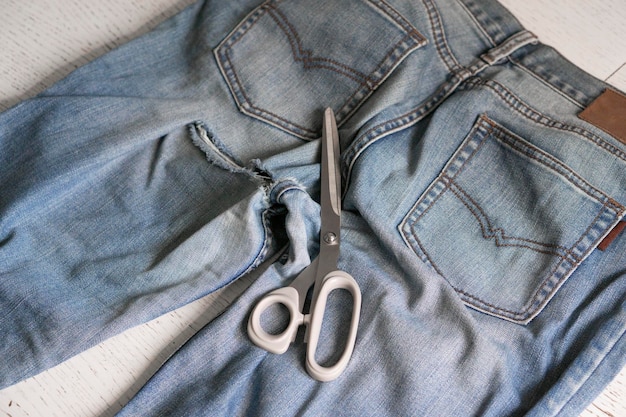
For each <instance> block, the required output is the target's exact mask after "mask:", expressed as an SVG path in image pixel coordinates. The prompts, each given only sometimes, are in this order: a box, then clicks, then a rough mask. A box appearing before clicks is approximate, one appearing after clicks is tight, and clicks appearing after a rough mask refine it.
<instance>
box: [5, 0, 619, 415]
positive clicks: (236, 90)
mask: <svg viewBox="0 0 626 417" xmlns="http://www.w3.org/2000/svg"><path fill="white" fill-rule="evenodd" d="M605 88H607V86H606V85H604V84H603V83H602V82H601V81H599V80H596V79H594V78H593V77H591V76H589V75H587V74H585V73H584V72H583V71H581V70H580V69H578V68H576V67H575V66H573V65H572V64H571V63H569V62H567V61H566V60H564V59H563V58H562V57H560V56H559V55H558V54H557V53H556V52H555V51H554V50H552V49H551V48H549V47H547V46H544V45H542V44H540V43H539V42H538V41H537V39H536V38H535V37H534V36H533V35H532V34H531V33H529V32H527V31H525V30H524V29H523V28H522V27H521V26H520V24H519V23H518V22H517V21H516V20H515V19H514V18H513V17H512V16H511V15H510V14H509V13H508V12H507V11H506V10H505V9H504V8H502V6H500V5H499V4H498V3H497V2H495V1H493V0H480V1H472V0H386V1H384V0H370V1H354V0H353V1H347V0H340V1H336V0H335V1H331V0H326V1H320V2H307V1H303V0H291V1H288V0H285V1H266V2H264V3H262V4H260V5H259V4H258V1H251V0H250V1H244V0H239V1H230V2H227V3H226V2H220V1H211V0H206V1H204V2H199V3H197V4H196V5H194V6H192V7H190V8H188V9H187V10H185V11H184V12H183V13H181V14H179V15H178V16H176V17H174V18H172V19H170V20H169V21H167V22H166V23H164V24H163V25H161V26H160V27H158V28H157V29H156V30H154V31H152V32H150V33H149V34H147V35H144V36H142V37H140V38H138V39H135V40H133V41H132V42H130V43H129V44H127V45H125V46H123V47H121V48H119V49H117V50H114V51H112V52H110V53H108V54H107V55H105V56H103V57H102V58H100V59H98V60H96V61H95V62H93V63H91V64H88V65H86V66H84V67H82V68H80V69H78V70H77V71H75V72H74V73H72V74H71V75H70V76H69V77H67V78H66V79H65V80H63V81H61V82H60V83H58V84H56V85H55V86H53V87H52V88H51V89H49V90H47V91H46V92H44V93H43V94H41V95H39V96H38V97H36V98H34V99H31V100H28V101H26V102H24V103H22V104H20V105H18V106H16V107H14V108H13V109H10V110H9V111H7V112H5V113H3V114H2V115H0V132H1V133H0V158H1V159H0V178H1V181H2V182H1V183H2V184H3V187H2V190H3V191H2V194H1V195H0V207H1V210H2V212H1V213H2V217H0V245H1V246H0V297H1V298H0V300H1V303H2V308H3V315H2V317H1V318H0V330H1V332H0V334H1V336H0V338H1V340H2V343H0V349H1V351H0V352H1V355H2V357H3V358H6V360H5V361H4V365H2V369H1V371H0V375H1V377H2V386H6V385H8V384H11V383H14V382H16V381H18V380H20V379H22V378H25V377H27V376H29V375H32V374H34V373H36V372H39V371H41V370H43V369H45V368H47V367H49V366H52V365H54V364H56V363H58V362H60V361H61V360H63V359H65V358H67V357H69V356H71V355H74V354H76V353H78V352H80V351H82V350H84V349H86V348H87V347H90V346H92V345H94V344H95V343H97V342H99V341H101V340H103V339H105V338H106V337H109V336H111V335H113V334H115V333H118V332H120V331H122V330H124V329H126V328H128V327H129V326H132V325H134V324H138V323H141V322H144V321H146V320H149V319H151V318H154V317H157V316H158V315H160V314H162V313H164V312H166V311H169V310H171V309H173V308H175V307H178V306H181V305H184V304H185V303H188V302H190V301H192V300H194V299H197V298H198V297H200V296H202V295H205V294H208V293H211V292H213V291H215V290H217V289H219V288H221V287H224V286H225V285H227V284H228V283H229V282H232V281H233V280H235V279H237V278H238V277H240V276H242V275H244V274H245V273H246V272H247V271H250V270H252V269H254V268H255V267H256V266H257V265H259V264H260V263H261V262H262V261H263V260H264V259H266V258H267V257H269V256H270V255H271V254H273V253H275V252H276V251H277V250H278V248H279V247H280V246H282V243H283V241H285V240H288V242H289V245H290V246H289V257H288V259H286V260H285V261H284V262H280V263H275V264H274V265H273V266H272V267H270V268H269V269H268V271H267V272H265V273H264V274H263V275H262V276H261V277H260V278H258V279H257V280H256V282H255V283H254V284H253V285H252V286H251V287H250V288H249V289H248V290H247V291H246V292H245V293H244V294H243V295H242V296H241V297H240V298H239V299H238V300H237V301H236V302H234V303H233V304H232V306H230V308H229V309H228V310H227V311H226V312H225V313H224V314H223V315H222V316H221V317H219V318H218V319H216V320H214V321H213V322H212V323H210V324H209V325H208V326H207V327H205V328H204V329H203V330H201V331H200V332H199V333H198V334H197V335H196V336H195V337H194V338H193V339H192V340H191V341H190V342H189V343H188V344H187V345H185V346H184V347H183V348H182V349H181V351H179V352H178V353H177V354H176V355H175V356H174V357H173V358H172V359H170V360H169V362H168V363H167V364H166V365H165V366H164V367H163V368H162V369H161V370H160V371H159V372H158V373H157V374H156V375H155V377H154V378H153V379H152V380H151V381H150V382H149V383H148V384H147V385H146V386H145V387H144V389H143V390H142V391H141V392H140V393H139V394H138V395H137V396H136V397H135V398H134V399H133V400H132V401H131V402H130V404H128V405H127V406H126V407H125V408H124V409H123V410H122V412H121V413H120V414H121V415H129V416H131V415H132V416H135V415H185V416H187V415H207V416H208V415H210V416H215V415H228V416H230V415H271V416H276V415H286V416H289V415H358V416H365V415H372V416H380V415H393V416H397V415H442V416H443V415H450V416H458V415H463V416H465V415H490V416H503V415H523V414H527V415H538V416H545V415H577V413H579V412H580V411H581V410H582V409H583V408H584V406H585V405H586V404H587V403H588V402H590V401H592V400H593V398H595V396H596V395H598V394H599V392H600V391H601V390H602V388H603V387H604V386H605V385H606V384H607V383H608V382H609V381H610V380H611V379H612V377H613V376H614V375H616V374H617V372H619V370H620V369H621V368H622V367H623V366H624V365H626V340H624V332H625V329H626V305H625V303H626V301H625V300H626V279H625V278H626V275H625V274H626V236H620V237H618V238H617V239H616V240H615V241H614V242H613V243H612V244H611V245H610V246H609V247H608V249H607V250H605V251H599V250H597V249H596V246H597V245H598V244H599V243H600V242H601V241H602V239H603V238H604V236H606V235H607V234H608V233H609V232H610V231H611V230H612V228H613V227H614V226H615V225H616V224H617V223H618V222H619V221H620V219H622V218H623V217H624V214H625V212H626V209H625V207H624V206H626V186H625V185H624V184H626V146H625V145H624V144H622V143H621V142H619V141H618V140H616V139H615V138H613V137H611V136H609V135H607V134H606V133H604V132H603V131H602V130H600V129H598V128H596V127H594V126H592V125H590V124H588V123H586V122H584V121H582V120H580V119H579V118H577V114H578V113H579V112H580V111H582V109H584V108H585V107H586V106H587V105H588V104H589V103H591V101H592V100H593V99H595V98H596V97H597V96H598V95H599V94H601V93H602V91H603V90H604V89H605ZM328 106H330V107H332V108H333V109H334V110H335V112H336V114H337V121H338V124H339V128H340V136H341V148H342V170H343V180H344V198H343V207H344V213H343V230H342V233H343V235H342V247H341V257H340V261H339V267H340V268H341V269H342V270H345V271H346V272H348V273H350V274H351V275H352V276H354V277H355V279H356V280H357V281H358V283H359V286H360V287H361V290H362V293H363V304H362V312H361V321H360V325H359V333H358V336H357V342H356V347H355V350H354V354H353V357H352V359H351V362H350V364H349V365H348V368H347V369H346V371H345V372H344V374H342V376H341V377H340V378H339V379H337V380H336V381H333V382H330V383H319V382H316V381H314V380H313V379H311V378H310V377H309V376H308V374H307V373H306V371H305V368H304V346H303V345H302V342H301V341H298V342H297V343H296V344H295V345H293V346H292V347H291V348H290V349H289V350H288V351H287V352H286V353H285V354H283V355H273V354H269V353H267V352H265V351H263V350H261V349H259V348H257V347H256V346H254V345H253V344H252V343H251V342H250V340H249V339H248V337H247V334H246V323H247V319H248V315H249V313H250V310H251V308H252V306H253V304H254V303H255V302H256V301H257V300H258V299H259V297H261V296H262V295H263V294H265V293H266V292H267V291H269V290H272V289H274V288H277V287H279V286H282V285H287V284H288V283H289V282H290V280H291V279H293V277H294V276H295V275H296V274H297V273H298V272H299V271H300V270H301V269H302V268H304V267H305V266H306V265H307V264H308V263H309V262H310V261H311V259H312V258H313V257H314V256H315V255H316V253H317V251H318V243H317V237H318V235H319V205H318V194H319V171H320V168H319V141H318V140H316V138H317V137H318V136H319V135H320V128H321V121H322V113H323V110H324V108H325V107H328ZM328 308H329V312H328V315H329V320H328V322H327V323H326V327H325V328H324V329H323V330H322V336H323V337H324V343H323V344H322V346H321V347H320V349H319V355H320V360H321V361H332V359H333V354H334V352H337V351H338V350H341V349H337V347H338V345H340V344H341V338H340V337H337V336H336V334H337V333H341V331H342V330H344V329H345V324H346V323H345V321H346V320H345V318H346V317H347V314H349V309H350V303H349V302H346V300H345V299H344V298H342V294H341V292H339V293H338V294H333V296H332V297H331V300H330V304H329V306H328ZM281 319H283V318H282V317H279V316H278V315H276V316H275V317H274V316H272V317H269V318H267V321H268V325H269V326H270V327H271V326H278V325H279V323H280V322H281Z"/></svg>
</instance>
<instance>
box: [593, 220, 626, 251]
mask: <svg viewBox="0 0 626 417" xmlns="http://www.w3.org/2000/svg"><path fill="white" fill-rule="evenodd" d="M624 228H626V221H621V222H619V223H617V224H616V225H615V227H613V230H611V231H610V232H609V234H608V235H606V237H605V238H604V239H602V242H600V244H599V245H598V249H600V250H601V251H604V250H606V248H608V247H609V245H610V244H611V243H613V241H614V240H615V239H616V238H617V236H619V234H620V233H622V231H623V230H624Z"/></svg>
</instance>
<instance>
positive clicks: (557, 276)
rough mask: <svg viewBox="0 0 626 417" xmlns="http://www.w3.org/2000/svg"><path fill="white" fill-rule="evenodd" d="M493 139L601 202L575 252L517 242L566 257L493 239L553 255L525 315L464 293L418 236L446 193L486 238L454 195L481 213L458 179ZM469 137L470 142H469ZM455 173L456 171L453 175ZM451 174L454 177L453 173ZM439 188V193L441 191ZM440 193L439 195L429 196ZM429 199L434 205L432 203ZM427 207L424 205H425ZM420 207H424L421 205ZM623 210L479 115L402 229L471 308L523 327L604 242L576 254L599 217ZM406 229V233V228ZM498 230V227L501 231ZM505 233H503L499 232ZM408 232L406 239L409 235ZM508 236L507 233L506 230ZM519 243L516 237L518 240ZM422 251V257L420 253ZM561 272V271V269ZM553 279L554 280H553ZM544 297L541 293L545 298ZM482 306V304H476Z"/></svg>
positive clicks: (411, 244)
mask: <svg viewBox="0 0 626 417" xmlns="http://www.w3.org/2000/svg"><path fill="white" fill-rule="evenodd" d="M489 137H492V138H493V139H494V140H496V141H499V142H500V143H501V144H502V145H504V146H507V147H508V148H509V149H511V150H512V151H514V152H515V153H517V154H519V155H520V157H526V158H529V159H533V160H535V161H537V162H538V163H539V164H540V165H541V166H543V167H544V169H548V170H549V171H551V172H552V174H553V175H557V176H559V177H561V178H563V179H564V180H565V181H566V182H568V183H569V184H570V185H571V186H573V187H575V188H576V189H577V190H579V191H582V192H583V193H584V194H585V195H587V196H588V197H589V198H591V199H592V200H594V201H595V202H597V203H601V207H599V210H598V212H597V215H596V216H595V218H594V219H593V220H592V221H591V222H590V224H589V226H588V227H587V228H586V229H585V231H584V232H583V233H582V234H581V235H580V237H579V238H578V240H577V241H576V242H575V243H574V244H573V245H572V247H571V248H565V247H563V246H560V245H548V244H544V243H541V242H536V241H533V240H530V239H524V238H519V239H520V240H523V241H527V242H531V243H536V244H539V245H541V246H544V247H554V248H555V249H561V250H562V251H563V253H562V254H560V253H554V252H550V253H547V252H542V251H538V250H536V249H534V248H529V247H527V246H524V245H500V244H498V240H497V238H496V239H495V242H496V246H519V247H525V248H528V249H531V250H534V251H537V252H540V253H547V254H548V255H553V256H555V257H556V258H555V262H556V265H555V266H554V268H553V269H552V270H551V271H550V272H549V273H548V274H546V278H545V279H544V280H543V281H541V282H540V283H539V284H538V286H537V289H536V290H535V292H534V293H533V294H532V296H531V297H529V298H528V299H527V301H526V302H525V305H526V307H525V308H523V309H522V310H521V311H513V310H510V309H506V308H503V307H498V306H496V305H494V304H492V303H488V302H486V301H483V300H482V299H481V298H479V297H477V296H474V295H472V294H471V293H469V292H467V291H464V290H461V289H459V288H457V287H456V286H455V285H453V284H452V283H451V282H450V281H449V280H448V279H447V278H446V276H445V275H444V274H443V273H442V271H441V269H440V268H439V267H438V266H437V265H436V263H435V262H434V260H433V259H432V257H431V256H430V255H429V253H428V251H427V250H426V248H425V247H424V245H423V243H422V242H421V241H420V239H419V238H418V237H417V234H418V233H417V231H416V226H417V223H418V222H419V221H420V219H421V218H422V217H423V216H424V215H425V214H426V213H428V212H429V211H430V209H431V208H432V207H433V206H434V204H435V203H436V202H437V201H438V200H439V199H440V197H441V196H443V195H444V194H445V193H446V191H448V190H449V191H451V192H452V193H453V194H454V195H455V197H456V198H457V199H458V200H459V201H460V202H461V203H462V204H463V205H464V206H465V207H466V209H467V210H469V211H470V213H471V214H472V215H473V216H474V217H475V218H476V220H477V221H478V222H479V224H480V227H481V233H482V235H483V238H485V239H486V237H485V234H484V230H483V229H482V228H483V223H482V222H481V221H480V219H479V218H478V216H477V214H476V213H474V211H473V210H472V209H471V208H470V207H469V206H468V204H467V203H466V202H465V201H464V200H463V198H462V197H461V196H459V195H458V194H457V192H455V190H454V189H453V188H454V187H456V188H458V189H459V191H460V192H461V193H463V194H464V195H466V196H467V197H468V198H469V199H470V201H471V202H472V204H474V205H475V206H476V207H477V208H478V210H482V209H481V208H480V206H479V205H478V204H477V203H476V202H475V201H474V200H473V199H472V198H471V197H469V195H467V193H466V192H465V190H463V188H462V187H460V186H459V185H458V184H456V182H455V181H454V178H456V177H457V176H458V175H459V174H460V173H461V172H462V171H463V170H464V169H465V166H466V165H467V163H468V162H469V161H470V160H471V159H472V158H473V157H474V155H475V154H476V153H477V152H478V151H479V150H480V149H481V147H482V146H483V144H484V143H486V141H487V139H488V138H489ZM468 138H469V139H468ZM472 142H478V143H477V144H476V145H475V147H474V148H473V149H472V151H471V153H470V154H469V155H467V156H465V157H464V160H462V163H461V164H460V165H459V164H458V163H459V162H461V161H459V159H462V158H463V157H462V156H461V155H460V153H461V152H462V150H463V149H464V148H467V147H468V146H472ZM451 170H452V171H453V172H452V173H451V172H450V171H451ZM450 174H452V175H450ZM438 188H439V189H438ZM433 193H436V195H434V196H433V195H431V194H433ZM428 200H431V201H428ZM425 203H426V205H425V206H424V204H425ZM420 206H422V207H420ZM623 211H624V207H622V206H621V205H620V204H619V203H618V202H616V201H615V200H613V199H612V198H610V197H608V196H606V195H605V194H603V193H602V192H601V191H600V190H597V189H596V188H594V187H593V186H592V185H591V184H589V183H588V182H587V181H586V180H585V179H584V178H582V177H581V176H580V175H579V174H577V173H576V172H574V171H572V170H571V169H570V168H568V167H567V166H565V165H564V164H563V163H562V162H560V161H558V160H557V159H556V158H554V157H553V156H552V155H550V154H548V153H546V152H545V151H543V150H541V149H539V148H536V147H534V146H533V145H532V144H530V143H526V141H525V140H524V139H522V138H520V137H518V136H517V135H515V134H514V133H513V132H509V131H508V130H506V129H505V128H503V127H501V126H499V125H497V124H496V123H495V122H494V121H493V120H491V119H489V118H488V117H487V116H486V115H481V116H480V117H479V119H478V121H477V123H476V124H475V125H474V127H473V128H472V130H471V131H470V133H469V134H468V135H467V136H466V139H465V140H464V141H463V142H462V144H461V145H460V146H459V148H458V149H457V151H455V156H453V157H452V158H451V159H450V161H449V162H448V163H447V164H446V166H445V167H444V168H443V170H442V173H441V174H440V175H439V176H438V178H437V179H435V180H434V181H433V183H432V184H431V185H430V186H429V187H428V189H427V190H426V191H424V193H423V194H422V196H421V197H420V198H419V199H418V201H417V202H416V203H415V204H414V205H413V207H412V209H411V210H410V211H409V214H408V215H407V216H406V217H405V219H404V220H403V222H402V223H401V224H400V226H399V228H400V229H401V232H402V235H403V237H404V239H405V242H406V243H407V244H408V245H409V247H411V248H412V249H413V251H414V252H415V253H416V254H417V255H418V257H419V258H420V259H422V260H423V261H425V262H426V263H428V264H429V265H431V266H432V268H433V269H435V271H436V272H437V273H438V274H439V275H441V276H442V277H443V278H444V279H446V281H448V282H449V283H450V285H451V287H452V288H454V290H455V291H456V292H457V293H458V294H459V295H460V296H461V298H462V299H463V300H464V301H465V302H466V303H468V304H470V306H473V307H475V308H477V309H479V310H482V311H486V312H489V313H492V314H496V315H499V316H501V317H503V318H508V319H511V320H513V321H518V322H522V323H527V322H528V321H530V320H531V319H532V318H534V317H535V316H536V315H537V314H539V312H540V311H541V307H542V305H545V304H546V303H547V302H548V301H549V300H550V299H551V298H552V294H553V293H554V292H555V291H556V290H557V289H558V288H559V287H560V286H561V285H562V283H563V282H565V280H566V279H567V278H568V277H569V275H571V274H572V273H573V271H574V270H575V268H576V266H577V265H579V264H580V263H581V262H582V260H583V259H585V257H586V256H587V255H588V254H589V253H590V252H591V251H592V250H593V248H594V247H595V245H596V243H597V242H598V241H599V240H600V239H601V238H602V233H598V236H596V238H595V240H594V241H593V242H592V243H591V244H589V245H587V247H586V249H585V251H584V253H579V254H576V253H575V252H580V250H576V248H577V247H578V246H579V245H580V243H581V242H582V241H583V240H584V239H585V238H586V237H588V235H589V233H590V232H591V231H592V230H593V229H594V227H598V224H599V223H602V222H600V219H601V218H602V217H607V216H610V217H607V218H606V219H605V221H604V223H607V224H608V223H609V222H610V221H613V220H615V218H619V216H620V215H621V214H623ZM484 217H485V218H486V219H487V222H488V223H489V218H488V216H487V214H486V213H484ZM599 227H600V228H603V229H606V228H607V227H605V226H599ZM489 228H490V229H491V230H493V227H492V226H491V224H490V223H489ZM407 229H408V230H407ZM498 229H500V228H498ZM501 230H503V229H501ZM407 234H408V236H407ZM503 234H504V231H503ZM515 239H517V238H515ZM420 252H421V253H420ZM564 263H570V264H571V265H569V266H564ZM560 269H563V270H562V271H560V273H559V270H560ZM551 281H552V282H551ZM542 293H543V294H542ZM477 304H480V305H477Z"/></svg>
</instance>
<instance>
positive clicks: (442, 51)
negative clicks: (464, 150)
mask: <svg viewBox="0 0 626 417" xmlns="http://www.w3.org/2000/svg"><path fill="white" fill-rule="evenodd" d="M422 3H423V4H424V7H425V8H426V10H427V12H428V19H429V22H430V25H431V32H432V34H433V39H434V40H435V42H434V43H435V49H436V50H437V54H438V55H439V57H440V58H441V59H442V61H443V62H444V64H445V65H446V67H447V68H448V69H449V71H450V72H451V77H450V79H449V81H448V82H446V83H443V84H442V85H440V86H439V88H437V90H436V91H435V92H434V93H433V94H432V95H431V96H430V97H429V98H428V99H427V100H426V101H425V102H424V104H422V105H421V106H419V107H417V108H413V109H411V110H410V111H408V112H406V113H403V114H402V115H400V116H397V117H395V118H393V119H391V120H387V121H385V122H382V123H379V124H377V125H376V126H374V127H372V128H370V129H368V130H367V131H366V132H364V133H363V134H362V135H360V136H359V137H358V138H356V139H355V140H354V141H353V142H352V143H351V144H350V147H349V149H348V150H347V151H346V152H345V153H344V155H343V157H342V160H343V166H344V167H345V168H344V169H343V170H342V176H343V178H344V180H345V184H346V186H345V187H344V193H345V191H347V189H348V185H347V184H348V182H349V180H350V176H351V173H352V168H353V166H354V164H355V163H356V160H357V159H358V157H359V156H360V155H361V154H362V153H363V152H364V151H365V150H366V149H367V148H368V147H369V146H370V145H371V144H373V143H374V142H376V141H378V140H380V139H382V138H384V137H386V136H388V135H390V134H392V133H394V132H397V131H400V130H403V129H405V128H407V127H410V126H412V125H414V124H415V123H417V122H419V121H420V120H422V119H423V118H424V117H426V116H427V115H428V114H429V113H430V112H431V111H433V110H434V109H435V108H437V107H438V106H439V104H441V103H442V102H443V101H444V100H445V99H446V98H447V97H448V96H449V95H450V94H452V93H453V92H454V90H456V88H457V87H458V86H459V85H460V84H461V83H462V82H463V81H464V80H466V79H467V78H469V77H471V76H472V75H474V74H476V73H478V72H479V71H482V70H483V69H484V68H485V66H484V65H482V64H481V63H483V64H484V62H483V61H480V62H478V63H475V65H474V66H473V67H472V68H470V69H468V68H465V67H463V66H461V65H460V64H459V63H458V61H457V59H456V57H455V56H454V54H453V53H452V50H451V49H450V46H449V44H448V41H447V37H446V34H445V30H444V27H443V23H442V21H441V14H440V13H439V10H438V9H437V6H436V5H435V4H434V2H432V1H431V0H422Z"/></svg>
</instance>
